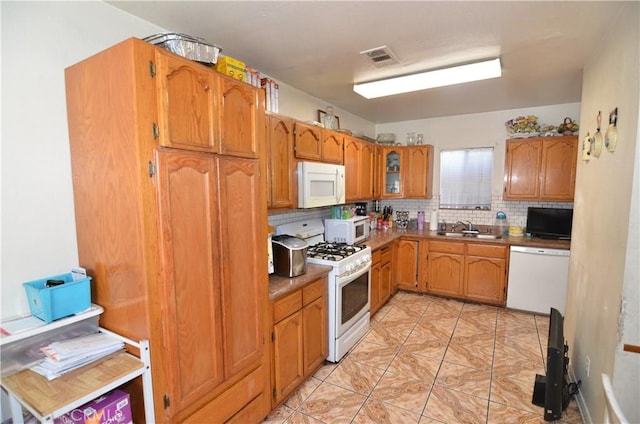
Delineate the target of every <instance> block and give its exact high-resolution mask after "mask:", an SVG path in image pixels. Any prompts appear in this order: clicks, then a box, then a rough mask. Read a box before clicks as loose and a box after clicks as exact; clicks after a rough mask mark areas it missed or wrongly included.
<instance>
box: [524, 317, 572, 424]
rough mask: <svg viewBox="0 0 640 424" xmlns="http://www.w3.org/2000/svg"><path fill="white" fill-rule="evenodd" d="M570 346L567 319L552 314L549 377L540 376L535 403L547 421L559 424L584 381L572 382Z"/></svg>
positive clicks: (536, 386)
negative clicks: (565, 321)
mask: <svg viewBox="0 0 640 424" xmlns="http://www.w3.org/2000/svg"><path fill="white" fill-rule="evenodd" d="M568 352H569V346H567V344H566V343H565V340H564V317H563V316H562V314H560V311H558V310H557V309H555V308H550V311H549V335H548V338H547V363H546V370H547V375H544V376H543V375H540V374H536V380H535V383H534V385H533V399H532V401H531V403H533V404H534V405H537V406H542V407H543V408H544V420H545V421H556V420H559V419H560V418H561V417H562V411H564V410H565V409H567V406H569V402H570V401H571V398H572V397H573V396H574V395H575V394H576V393H578V389H579V387H580V381H578V382H577V383H570V382H569V381H568V380H569V379H568V368H569V356H568V354H567V353H568Z"/></svg>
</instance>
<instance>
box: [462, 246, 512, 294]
mask: <svg viewBox="0 0 640 424" xmlns="http://www.w3.org/2000/svg"><path fill="white" fill-rule="evenodd" d="M507 253H508V250H507V247H506V246H492V245H484V244H472V243H466V256H465V262H464V269H465V273H464V294H465V298H466V299H469V300H477V301H480V302H486V303H495V304H499V305H504V303H505V300H506V281H507Z"/></svg>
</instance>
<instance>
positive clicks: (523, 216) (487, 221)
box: [269, 196, 573, 227]
mask: <svg viewBox="0 0 640 424" xmlns="http://www.w3.org/2000/svg"><path fill="white" fill-rule="evenodd" d="M438 205H439V198H438V196H434V197H433V198H432V199H399V200H381V201H380V207H381V208H383V207H385V206H391V207H392V208H393V210H394V211H409V218H410V219H415V218H416V217H417V215H418V211H424V212H425V217H426V218H427V220H428V219H429V213H430V211H431V210H432V209H434V208H435V209H437V208H438ZM372 206H373V204H372V202H369V204H368V208H367V211H371V209H372ZM529 206H533V207H546V208H562V209H569V208H572V207H573V203H559V202H528V201H512V200H509V201H505V200H503V199H502V197H500V196H494V197H492V199H491V210H455V209H438V219H440V220H442V219H444V220H445V221H446V222H447V223H455V222H457V221H471V222H472V223H473V224H475V225H494V223H495V218H496V213H497V212H498V211H502V212H504V213H505V214H506V215H507V220H508V222H509V225H517V226H521V227H524V226H526V223H527V208H528V207H529ZM330 217H331V208H330V207H327V208H315V209H295V210H290V211H285V212H271V213H269V224H271V225H273V226H278V225H281V224H286V223H289V222H294V221H302V220H306V219H325V218H330Z"/></svg>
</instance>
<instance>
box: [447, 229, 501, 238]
mask: <svg viewBox="0 0 640 424" xmlns="http://www.w3.org/2000/svg"><path fill="white" fill-rule="evenodd" d="M436 234H437V235H439V236H445V237H468V238H477V239H486V240H496V239H500V238H502V236H501V235H497V234H490V233H485V234H481V233H463V232H461V231H438V232H437V233H436Z"/></svg>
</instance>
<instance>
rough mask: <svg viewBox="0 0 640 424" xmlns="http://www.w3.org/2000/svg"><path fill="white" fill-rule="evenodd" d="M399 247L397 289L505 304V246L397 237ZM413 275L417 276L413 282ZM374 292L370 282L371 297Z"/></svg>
mask: <svg viewBox="0 0 640 424" xmlns="http://www.w3.org/2000/svg"><path fill="white" fill-rule="evenodd" d="M398 247H399V248H398V249H397V253H396V258H395V261H394V264H395V266H396V272H395V275H396V284H397V286H398V288H400V289H403V290H411V291H418V292H421V293H429V294H434V295H438V296H446V297H453V298H458V299H467V300H473V301H478V302H483V303H491V304H495V305H504V304H505V302H506V287H507V258H508V247H507V246H503V245H491V244H487V243H472V242H458V241H441V240H420V241H418V240H413V239H406V240H400V241H399V242H398ZM373 275H374V273H373V271H372V276H373ZM414 276H415V277H414ZM414 278H417V283H415V284H414V283H413V281H414ZM372 281H373V279H372ZM373 293H374V287H373V283H372V299H373ZM372 303H373V300H372Z"/></svg>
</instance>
